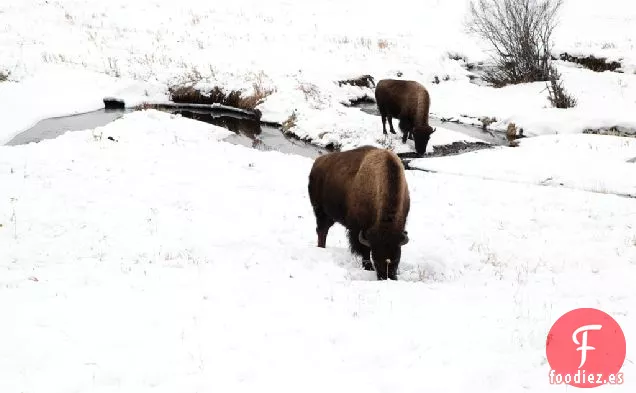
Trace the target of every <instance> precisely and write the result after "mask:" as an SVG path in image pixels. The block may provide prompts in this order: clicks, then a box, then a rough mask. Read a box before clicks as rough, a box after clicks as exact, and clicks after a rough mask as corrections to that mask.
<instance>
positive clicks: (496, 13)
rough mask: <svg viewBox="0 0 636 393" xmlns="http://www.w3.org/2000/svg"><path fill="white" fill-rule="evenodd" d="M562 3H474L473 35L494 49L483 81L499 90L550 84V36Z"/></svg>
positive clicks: (547, 0)
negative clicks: (529, 83)
mask: <svg viewBox="0 0 636 393" xmlns="http://www.w3.org/2000/svg"><path fill="white" fill-rule="evenodd" d="M562 4H563V0H471V3H470V20H469V22H468V29H469V31H470V32H472V33H474V34H476V35H478V36H480V37H481V38H483V39H485V40H486V41H487V42H488V43H489V44H490V46H491V47H492V48H493V50H494V55H493V61H494V67H493V68H492V69H490V70H488V71H487V72H486V75H485V77H484V79H485V80H486V82H489V83H491V84H492V85H494V86H496V87H501V86H505V85H508V84H515V83H524V82H537V81H547V80H549V77H550V65H551V61H552V58H551V53H550V52H551V48H552V42H551V36H552V32H553V31H554V29H555V27H556V24H557V13H558V11H559V9H560V7H561V5H562Z"/></svg>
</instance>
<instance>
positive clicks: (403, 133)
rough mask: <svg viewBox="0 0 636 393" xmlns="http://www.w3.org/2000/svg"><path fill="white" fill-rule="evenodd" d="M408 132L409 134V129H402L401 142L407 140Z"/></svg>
mask: <svg viewBox="0 0 636 393" xmlns="http://www.w3.org/2000/svg"><path fill="white" fill-rule="evenodd" d="M409 134H410V131H408V130H406V131H402V143H406V140H407V138H408V136H409Z"/></svg>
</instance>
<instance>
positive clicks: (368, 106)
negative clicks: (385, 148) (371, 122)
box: [352, 101, 508, 150]
mask: <svg viewBox="0 0 636 393" xmlns="http://www.w3.org/2000/svg"><path fill="white" fill-rule="evenodd" d="M352 106H353V107H355V108H359V109H360V110H361V111H363V112H365V113H368V114H370V115H374V116H378V118H379V117H380V112H378V107H377V106H376V104H375V103H374V102H369V101H361V102H358V103H356V104H354V105H352ZM397 123H398V122H397V120H396V119H393V126H394V127H395V131H396V132H397V133H398V135H400V136H401V133H400V130H399V129H398V128H397ZM378 124H380V126H379V127H380V128H379V129H380V130H382V122H381V120H380V119H378ZM430 125H431V126H432V127H443V128H446V129H449V130H452V131H457V132H460V133H462V134H464V135H467V136H470V137H472V138H475V139H479V140H480V141H482V142H485V143H488V144H491V145H507V144H508V141H507V140H506V136H505V135H504V134H503V133H493V132H491V131H484V130H482V129H481V128H479V127H475V126H468V125H464V124H458V123H453V122H448V121H447V122H443V121H441V120H439V119H436V118H434V117H431V118H430ZM387 127H388V125H387ZM475 146H480V145H475ZM477 148H479V147H477ZM473 150H475V149H473Z"/></svg>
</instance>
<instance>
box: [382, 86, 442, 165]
mask: <svg viewBox="0 0 636 393" xmlns="http://www.w3.org/2000/svg"><path fill="white" fill-rule="evenodd" d="M375 101H376V103H377V105H378V110H379V111H380V116H382V131H383V132H384V134H385V135H387V132H386V120H387V118H388V120H389V128H390V130H391V133H393V134H395V130H394V129H393V118H394V117H395V118H397V119H399V123H398V127H400V130H401V131H402V143H406V140H407V139H408V138H409V136H411V137H412V138H413V141H414V142H415V151H416V152H417V154H418V155H423V154H425V153H426V147H427V145H428V141H429V139H430V137H431V134H432V133H433V132H435V129H434V128H432V127H431V126H430V125H429V124H428V114H429V108H430V105H431V99H430V97H429V94H428V91H427V90H426V88H425V87H424V86H422V85H421V84H420V83H418V82H415V81H408V80H400V79H382V80H381V81H379V82H378V84H377V85H376V88H375Z"/></svg>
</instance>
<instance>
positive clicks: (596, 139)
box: [409, 135, 636, 203]
mask: <svg viewBox="0 0 636 393" xmlns="http://www.w3.org/2000/svg"><path fill="white" fill-rule="evenodd" d="M409 166H410V167H411V168H417V169H424V170H427V171H435V172H443V173H447V174H457V175H463V176H476V177H480V178H483V179H497V180H504V181H510V182H523V183H530V184H540V185H553V186H564V187H570V188H575V189H580V190H585V191H591V192H601V193H613V194H619V195H631V196H634V197H636V139H634V138H618V137H614V136H602V135H549V136H542V137H537V138H526V139H522V140H521V141H520V146H519V147H518V148H510V147H496V148H493V149H489V150H481V151H476V152H471V153H466V154H462V155H461V156H457V157H454V156H449V157H436V158H420V159H417V160H413V161H411V162H410V163H409ZM634 203H636V200H635V201H634Z"/></svg>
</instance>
